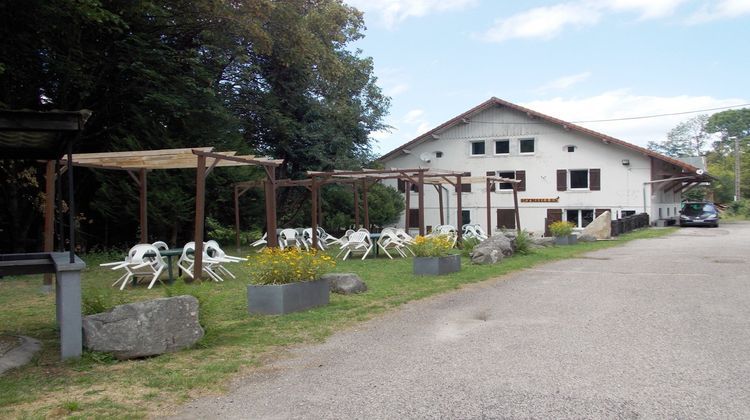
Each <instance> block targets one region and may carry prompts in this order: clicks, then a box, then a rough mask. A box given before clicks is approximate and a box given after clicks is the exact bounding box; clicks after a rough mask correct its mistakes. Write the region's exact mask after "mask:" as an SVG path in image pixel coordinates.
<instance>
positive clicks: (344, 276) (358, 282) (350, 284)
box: [320, 273, 367, 295]
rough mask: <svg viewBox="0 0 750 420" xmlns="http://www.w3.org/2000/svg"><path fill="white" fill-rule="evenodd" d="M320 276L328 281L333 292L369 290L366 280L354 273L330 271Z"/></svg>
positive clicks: (351, 292)
mask: <svg viewBox="0 0 750 420" xmlns="http://www.w3.org/2000/svg"><path fill="white" fill-rule="evenodd" d="M320 278H321V280H326V281H327V282H328V289H329V290H330V291H331V292H333V293H339V294H342V295H351V294H354V293H362V292H364V291H366V290H367V285H366V284H365V282H363V281H362V279H361V278H359V276H358V275H356V274H354V273H328V274H323V275H322V276H320Z"/></svg>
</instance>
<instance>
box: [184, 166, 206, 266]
mask: <svg viewBox="0 0 750 420" xmlns="http://www.w3.org/2000/svg"><path fill="white" fill-rule="evenodd" d="M205 200H206V157H205V156H201V155H198V165H197V167H196V170H195V255H194V258H195V260H194V261H195V262H194V265H193V275H194V279H195V280H200V279H201V277H202V276H203V222H204V216H205V215H204V211H205V210H206V206H205ZM185 280H186V281H187V278H186V279H185Z"/></svg>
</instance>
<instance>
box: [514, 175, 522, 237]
mask: <svg viewBox="0 0 750 420" xmlns="http://www.w3.org/2000/svg"><path fill="white" fill-rule="evenodd" d="M512 185H513V206H514V207H515V208H516V231H517V232H518V233H521V215H520V212H519V211H518V183H515V182H514V183H513V184H512Z"/></svg>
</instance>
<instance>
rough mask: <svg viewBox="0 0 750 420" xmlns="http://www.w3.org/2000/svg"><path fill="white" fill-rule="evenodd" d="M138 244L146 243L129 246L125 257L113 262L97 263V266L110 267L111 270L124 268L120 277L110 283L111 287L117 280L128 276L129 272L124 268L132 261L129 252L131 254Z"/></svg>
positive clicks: (119, 280)
mask: <svg viewBox="0 0 750 420" xmlns="http://www.w3.org/2000/svg"><path fill="white" fill-rule="evenodd" d="M139 245H148V244H137V245H135V246H133V247H132V248H130V249H129V250H128V253H127V254H125V259H123V260H122V261H115V262H108V263H104V264H99V267H110V269H111V270H124V271H125V272H124V273H123V274H122V276H120V278H118V279H117V280H115V282H114V283H112V287H114V286H115V285H116V284H117V283H119V282H121V281H123V280H125V279H126V278H128V277H130V272H129V271H128V270H127V269H126V267H127V266H128V265H130V263H131V262H132V255H131V254H133V253H134V252H135V249H136V247H138V246H139Z"/></svg>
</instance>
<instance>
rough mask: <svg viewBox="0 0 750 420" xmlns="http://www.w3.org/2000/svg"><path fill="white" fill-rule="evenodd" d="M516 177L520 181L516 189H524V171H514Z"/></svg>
mask: <svg viewBox="0 0 750 420" xmlns="http://www.w3.org/2000/svg"><path fill="white" fill-rule="evenodd" d="M516 179H517V180H519V181H521V182H519V183H518V184H517V185H518V191H526V171H516Z"/></svg>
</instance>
